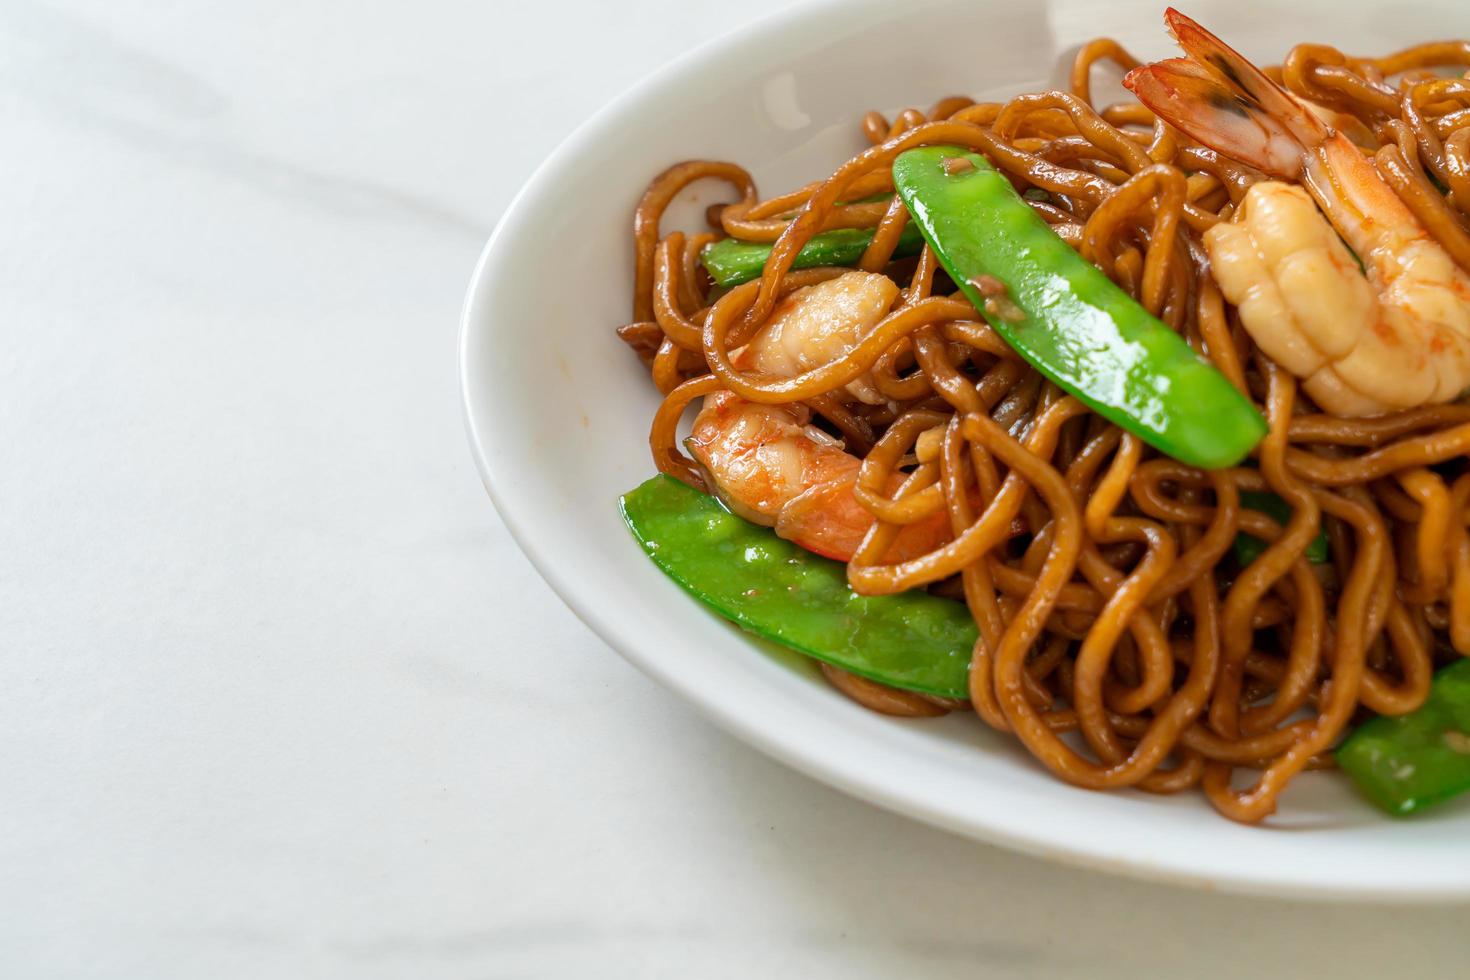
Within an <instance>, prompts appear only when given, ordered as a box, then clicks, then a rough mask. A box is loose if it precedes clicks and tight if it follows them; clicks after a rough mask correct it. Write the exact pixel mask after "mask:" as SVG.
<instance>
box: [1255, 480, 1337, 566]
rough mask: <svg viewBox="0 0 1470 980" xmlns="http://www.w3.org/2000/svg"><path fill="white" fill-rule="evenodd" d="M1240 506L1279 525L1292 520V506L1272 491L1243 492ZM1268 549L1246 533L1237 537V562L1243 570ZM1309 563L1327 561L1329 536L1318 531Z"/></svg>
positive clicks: (1309, 548) (1262, 542)
mask: <svg viewBox="0 0 1470 980" xmlns="http://www.w3.org/2000/svg"><path fill="white" fill-rule="evenodd" d="M1240 506H1242V507H1247V508H1249V509H1250V510H1258V511H1260V512H1261V513H1262V514H1265V515H1266V516H1267V517H1269V518H1271V520H1273V521H1275V522H1276V523H1277V524H1281V525H1285V524H1286V522H1287V521H1289V520H1291V504H1288V503H1287V502H1286V501H1284V500H1282V499H1281V498H1280V497H1278V496H1276V494H1274V493H1271V492H1270V491H1263V490H1242V491H1241V492H1240ZM1266 548H1267V544H1266V542H1264V541H1262V540H1261V539H1260V538H1256V537H1252V536H1251V535H1249V534H1246V533H1245V532H1244V531H1242V532H1241V533H1240V534H1237V535H1236V536H1235V560H1236V561H1237V562H1239V563H1240V567H1241V568H1244V567H1245V566H1247V565H1249V564H1250V563H1251V562H1253V561H1255V560H1256V559H1257V558H1259V557H1261V552H1263V551H1265V550H1266ZM1307 561H1309V562H1312V563H1313V564H1316V565H1321V564H1324V563H1325V562H1326V561H1327V535H1326V534H1325V533H1323V532H1322V531H1318V532H1317V536H1316V537H1315V538H1313V539H1312V543H1311V544H1309V545H1307Z"/></svg>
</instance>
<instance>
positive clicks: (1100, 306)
mask: <svg viewBox="0 0 1470 980" xmlns="http://www.w3.org/2000/svg"><path fill="white" fill-rule="evenodd" d="M956 157H960V158H963V159H964V160H966V161H968V162H969V164H970V166H968V167H965V168H963V169H961V168H959V167H955V166H954V165H953V164H949V165H947V164H946V162H945V161H946V160H949V159H952V158H956ZM893 183H894V186H895V187H896V188H897V189H898V193H899V195H900V196H901V197H902V198H903V201H904V204H906V205H907V206H908V209H909V214H910V215H911V216H912V218H913V221H914V224H916V225H918V226H919V230H920V231H921V232H922V233H923V235H924V238H925V240H926V241H928V243H929V245H930V246H931V247H932V248H933V249H934V252H935V254H936V255H937V256H938V258H939V261H940V263H941V264H943V266H944V268H945V270H946V271H947V272H948V273H949V275H950V278H952V279H953V280H954V281H955V282H956V283H958V284H959V287H960V289H962V290H963V291H964V293H965V296H966V297H968V298H969V300H970V302H971V303H973V304H974V305H975V308H976V309H977V310H981V311H982V312H984V314H985V318H986V319H987V320H988V321H989V322H990V325H991V326H993V327H994V328H995V330H996V332H997V333H999V334H1000V335H1001V336H1002V337H1003V338H1005V341H1006V343H1008V344H1010V345H1011V347H1013V348H1014V349H1015V350H1016V352H1017V353H1018V354H1020V355H1021V356H1022V357H1024V358H1025V359H1026V360H1027V361H1028V362H1029V363H1030V364H1031V365H1032V366H1033V367H1035V368H1036V370H1038V371H1040V372H1041V373H1042V374H1044V375H1046V377H1048V378H1050V379H1051V380H1052V381H1054V382H1056V384H1057V385H1059V386H1060V387H1062V388H1063V389H1065V390H1066V391H1068V392H1070V393H1071V394H1073V395H1075V396H1076V397H1077V398H1078V399H1079V400H1081V401H1082V402H1083V403H1084V404H1086V405H1087V407H1088V408H1091V409H1092V410H1093V411H1095V412H1097V413H1098V414H1099V415H1101V416H1103V417H1104V418H1106V419H1107V420H1108V421H1110V422H1113V423H1115V424H1116V425H1119V426H1121V427H1122V428H1124V429H1127V430H1128V431H1129V432H1132V433H1133V434H1135V435H1137V436H1138V437H1139V438H1141V439H1143V440H1144V441H1145V442H1147V443H1148V444H1149V445H1151V446H1153V447H1155V448H1156V449H1159V450H1160V451H1162V452H1165V453H1167V454H1169V455H1170V456H1173V457H1174V458H1175V459H1177V460H1179V461H1181V462H1183V463H1187V464H1189V465H1191V466H1199V467H1203V468H1205V469H1217V468H1219V467H1224V466H1233V465H1235V464H1236V463H1238V462H1240V460H1241V459H1243V458H1244V457H1245V455H1246V454H1247V453H1249V452H1250V450H1251V448H1252V447H1253V446H1255V444H1256V443H1258V442H1260V440H1261V438H1262V437H1263V436H1265V434H1266V429H1267V427H1266V420H1265V419H1264V418H1262V417H1261V414H1260V413H1259V412H1257V411H1256V409H1255V406H1253V405H1252V404H1251V403H1250V401H1249V400H1248V399H1246V398H1245V397H1244V396H1243V395H1241V394H1240V392H1238V391H1236V390H1235V388H1234V387H1233V386H1232V385H1231V384H1230V382H1229V381H1228V380H1227V379H1226V377H1225V376H1224V375H1223V374H1221V373H1220V372H1219V371H1217V370H1216V369H1215V368H1214V366H1212V365H1211V364H1210V363H1209V362H1208V361H1206V360H1205V359H1204V358H1202V357H1200V356H1199V355H1198V354H1196V353H1195V352H1194V351H1193V350H1191V349H1190V347H1189V345H1188V344H1186V343H1185V342H1184V340H1183V339H1182V338H1181V337H1180V336H1179V335H1178V334H1176V333H1174V331H1172V330H1170V329H1169V328H1168V327H1167V326H1165V325H1164V324H1163V323H1161V322H1160V321H1159V320H1157V319H1156V318H1155V317H1153V316H1151V315H1150V314H1149V313H1148V311H1147V310H1145V309H1144V308H1143V307H1142V306H1140V305H1139V304H1138V303H1137V302H1135V301H1134V300H1133V299H1132V297H1130V296H1129V295H1128V294H1127V293H1125V292H1123V290H1121V289H1119V288H1118V286H1117V285H1115V284H1114V283H1113V282H1112V281H1111V280H1110V279H1108V277H1107V276H1105V275H1103V273H1102V271H1101V270H1100V269H1098V268H1097V267H1096V266H1095V265H1093V264H1092V263H1091V262H1088V261H1087V260H1086V259H1084V258H1082V257H1081V256H1080V255H1078V254H1077V253H1076V252H1075V251H1073V249H1072V248H1071V247H1070V246H1069V245H1067V243H1066V242H1064V241H1062V240H1061V238H1059V237H1058V236H1057V235H1056V233H1055V232H1053V231H1052V230H1051V229H1050V228H1048V227H1047V225H1046V222H1045V221H1043V220H1042V218H1041V216H1040V215H1038V214H1037V213H1036V212H1035V211H1033V210H1032V209H1031V208H1030V207H1029V206H1028V205H1027V204H1026V202H1025V201H1024V200H1022V199H1021V195H1019V194H1017V193H1016V189H1015V188H1014V187H1012V186H1011V183H1010V181H1009V180H1007V179H1006V178H1005V176H1004V175H1002V174H1001V173H1000V172H999V171H997V170H996V169H995V168H994V167H992V166H991V165H990V164H989V163H988V162H987V161H986V160H985V158H984V157H982V156H979V155H978V154H975V153H970V152H967V151H964V150H960V149H956V148H954V147H943V146H926V147H920V148H919V149H914V150H909V151H907V152H905V153H901V154H899V156H898V158H897V159H896V160H894V161H893ZM987 281H994V282H998V283H999V284H1000V285H1001V286H1003V287H1004V289H1005V296H1004V297H998V298H995V301H994V302H992V303H990V304H989V307H990V308H989V309H987V303H986V300H987V299H990V298H992V297H990V296H987V295H986V293H983V292H982V291H981V290H982V283H986V282H987ZM991 285H992V287H993V283H992V284H991Z"/></svg>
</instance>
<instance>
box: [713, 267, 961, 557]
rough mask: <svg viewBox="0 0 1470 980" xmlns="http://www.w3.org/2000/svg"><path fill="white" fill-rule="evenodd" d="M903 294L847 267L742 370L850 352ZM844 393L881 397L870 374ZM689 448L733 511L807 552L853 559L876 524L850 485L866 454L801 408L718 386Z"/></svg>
mask: <svg viewBox="0 0 1470 980" xmlns="http://www.w3.org/2000/svg"><path fill="white" fill-rule="evenodd" d="M897 297H898V287H897V286H895V285H894V284H893V281H892V280H891V279H889V278H888V277H887V276H881V275H877V274H875V273H870V272H846V273H843V274H842V275H840V276H838V277H837V278H835V279H829V280H827V281H826V282H822V283H818V284H817V285H815V286H808V287H806V288H804V289H798V290H796V291H795V292H793V293H792V294H791V295H790V296H788V297H786V299H784V300H783V301H782V302H781V303H780V304H779V305H778V306H777V307H776V309H775V310H773V311H772V313H771V317H770V319H769V320H768V321H767V322H766V325H765V326H764V327H762V328H761V331H760V332H759V333H758V334H756V336H755V337H753V338H752V339H751V341H750V343H749V344H747V345H746V346H745V347H744V348H742V349H741V350H740V351H737V352H736V354H735V356H734V357H733V361H734V363H735V365H736V367H738V368H740V369H741V370H745V371H758V372H760V373H762V374H769V375H775V376H778V377H794V376H796V375H797V374H800V373H802V372H803V371H806V370H809V369H810V368H812V367H815V366H818V365H820V364H822V363H825V362H827V361H830V360H834V359H836V358H838V357H841V356H842V355H843V354H845V353H846V352H847V351H848V350H851V349H852V348H853V347H854V346H856V345H857V344H858V342H859V341H861V340H862V339H863V337H865V336H867V334H868V332H869V331H871V330H872V329H873V327H874V326H875V325H876V324H877V323H878V321H879V320H881V319H883V317H884V315H885V314H887V312H888V309H889V307H891V306H892V305H893V301H894V300H895V299H896V298H897ZM847 391H848V394H849V395H851V396H852V398H854V399H856V400H858V401H862V402H866V403H868V404H881V403H882V402H883V401H884V399H883V396H882V395H881V394H880V393H879V392H878V390H877V388H875V387H874V386H873V384H872V381H871V379H870V378H866V377H862V378H859V379H857V380H856V381H854V382H852V383H850V384H849V385H848V386H847ZM686 445H687V446H688V448H689V451H690V452H691V453H692V454H693V456H694V458H695V459H696V460H698V461H699V463H700V465H701V466H702V467H704V470H705V473H706V475H707V476H708V478H709V484H710V486H711V487H712V488H713V489H714V490H715V492H716V494H717V495H718V496H719V497H720V498H721V499H722V500H724V501H725V503H726V504H727V505H728V506H729V507H730V509H731V510H732V511H733V512H735V513H736V514H739V515H740V516H741V517H744V518H746V519H747V520H750V521H754V522H755V523H757V524H763V525H766V526H768V527H775V529H776V533H777V534H778V535H780V536H781V537H783V538H786V539H788V540H790V541H794V542H796V543H797V544H799V545H801V546H802V547H803V548H806V549H807V550H808V551H814V552H816V553H817V554H821V555H826V556H827V557H829V558H836V559H838V560H839V561H847V560H849V559H850V558H851V557H852V556H853V554H854V553H856V551H857V549H858V546H859V545H860V544H861V543H862V539H863V536H864V535H865V534H866V533H867V531H868V528H870V527H871V526H872V525H873V517H872V515H871V514H869V513H868V512H867V511H866V510H864V509H863V506H862V505H861V504H860V503H858V500H857V498H856V497H855V496H853V492H852V488H853V484H854V483H855V482H856V481H857V476H858V469H859V468H860V467H861V466H862V463H861V461H860V460H859V459H858V458H857V457H855V456H853V455H852V454H851V453H849V452H847V451H846V449H844V448H843V445H842V442H841V441H840V440H838V439H836V438H835V437H833V436H830V435H828V434H827V433H826V432H823V431H822V430H821V429H818V428H817V427H816V426H814V425H812V424H811V412H810V411H809V410H808V409H807V408H806V407H805V406H804V405H800V404H795V405H759V404H756V403H754V402H749V401H746V400H745V399H743V398H740V397H739V396H737V395H735V394H733V393H731V392H728V391H724V392H717V393H716V394H713V395H710V396H708V397H706V398H705V400H704V404H703V405H702V406H701V408H700V411H699V415H698V416H697V417H696V418H695V420H694V429H693V432H692V433H691V435H690V437H689V439H688V441H687V443H686ZM900 479H901V478H899V477H895V482H897V481H898V480H900ZM893 489H894V487H890V492H891V491H892V490H893ZM948 530H949V525H948V522H947V520H946V519H945V516H944V515H943V514H935V515H933V517H932V518H930V519H925V520H921V521H917V522H915V523H914V524H910V525H907V526H906V527H904V529H903V530H902V531H901V532H900V533H899V534H898V537H897V539H896V540H895V541H894V543H893V545H892V547H890V549H889V551H888V554H887V557H888V558H889V559H890V560H894V561H903V560H907V559H909V558H913V557H917V556H919V555H922V554H924V553H925V552H928V551H931V550H933V549H934V548H936V547H938V546H939V545H940V544H943V543H944V541H946V540H948Z"/></svg>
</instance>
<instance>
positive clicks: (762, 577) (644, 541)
mask: <svg viewBox="0 0 1470 980" xmlns="http://www.w3.org/2000/svg"><path fill="white" fill-rule="evenodd" d="M620 503H621V507H622V512H623V520H625V521H626V522H627V523H628V527H629V529H631V530H632V532H633V536H634V537H635V538H637V539H638V543H639V544H641V545H642V546H643V550H644V551H646V552H647V553H648V556H649V557H650V558H652V559H653V561H654V563H655V564H656V565H658V567H659V568H661V569H663V571H664V572H665V573H666V574H667V575H668V576H669V577H670V578H671V579H673V580H674V581H675V582H677V583H679V585H681V586H682V587H683V588H684V590H685V591H687V592H688V593H689V594H690V595H692V596H694V597H695V598H697V599H699V600H701V601H703V602H704V603H706V604H707V605H709V606H710V607H712V608H713V609H714V610H715V612H717V613H719V614H720V615H721V616H724V617H725V618H726V619H729V620H731V621H732V622H734V623H736V624H738V625H740V626H742V627H744V628H745V629H747V630H750V631H751V632H752V633H755V634H757V635H758V636H762V637H764V638H766V639H768V640H773V641H775V642H776V643H779V644H782V645H783V646H788V647H791V648H792V649H793V650H797V651H799V652H801V653H804V654H807V655H808V656H811V657H815V658H816V659H818V660H823V661H826V662H827V663H829V664H832V665H834V666H837V667H841V668H842V669H843V670H847V671H851V672H852V673H854V674H857V675H859V676H862V677H867V678H869V679H871V680H875V681H878V682H880V683H883V684H889V685H892V686H893V687H901V688H905V689H907V690H911V691H921V692H923V693H926V694H938V695H942V696H943V697H949V698H964V697H968V696H969V693H968V683H967V679H968V676H969V669H970V653H971V650H972V649H973V647H974V645H975V639H976V637H977V635H978V632H977V630H976V628H975V621H974V619H973V618H971V616H970V613H969V610H967V609H966V608H965V607H964V606H963V605H961V604H960V603H958V602H952V601H950V600H948V599H941V598H938V597H937V596H932V595H929V594H928V593H926V592H905V593H902V594H900V595H888V596H860V595H858V594H856V593H855V592H853V591H852V590H851V589H850V588H848V585H847V571H846V567H845V566H844V565H843V564H842V563H841V562H835V561H832V560H830V559H827V558H822V557H819V556H817V555H814V554H811V553H810V552H808V551H805V550H803V549H802V548H799V547H797V546H796V545H794V544H792V543H791V542H790V541H785V540H782V539H781V538H778V537H776V533H775V532H774V531H772V530H770V529H769V528H764V527H759V526H757V525H755V524H751V523H750V522H748V521H744V520H741V519H740V518H738V517H736V516H735V515H733V514H731V513H730V512H728V511H727V510H725V509H724V507H722V506H721V505H720V503H719V501H717V500H715V498H713V497H710V496H708V495H706V494H703V493H700V492H699V491H697V490H694V489H692V488H690V487H688V486H686V485H685V484H683V483H680V482H679V481H678V480H675V479H672V478H671V477H667V476H662V475H660V476H656V477H654V478H653V479H651V480H649V481H647V482H646V483H644V484H642V485H641V486H639V487H638V488H637V489H634V490H632V491H630V492H628V493H627V494H624V495H623V498H622V500H621V501H620Z"/></svg>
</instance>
